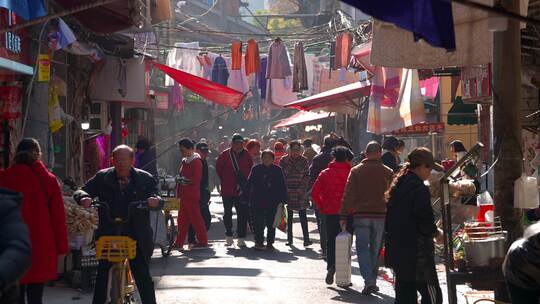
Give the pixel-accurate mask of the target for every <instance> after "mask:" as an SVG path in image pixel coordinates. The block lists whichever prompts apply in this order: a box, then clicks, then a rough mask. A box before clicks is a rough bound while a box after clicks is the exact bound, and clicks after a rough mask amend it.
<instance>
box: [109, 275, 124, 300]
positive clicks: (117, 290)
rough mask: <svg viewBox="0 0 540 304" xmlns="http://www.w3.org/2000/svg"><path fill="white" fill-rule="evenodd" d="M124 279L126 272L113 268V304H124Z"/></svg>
mask: <svg viewBox="0 0 540 304" xmlns="http://www.w3.org/2000/svg"><path fill="white" fill-rule="evenodd" d="M123 277H124V271H123V269H121V267H112V268H111V276H110V280H111V282H110V286H111V287H110V291H109V296H110V300H111V301H110V303H111V304H124V303H123V301H124V299H123V296H122V294H123V290H122V289H123V288H124V283H123V281H124V280H123Z"/></svg>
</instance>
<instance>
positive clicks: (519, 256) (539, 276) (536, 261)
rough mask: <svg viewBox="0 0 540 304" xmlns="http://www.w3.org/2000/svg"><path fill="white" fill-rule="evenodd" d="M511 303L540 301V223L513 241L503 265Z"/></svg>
mask: <svg viewBox="0 0 540 304" xmlns="http://www.w3.org/2000/svg"><path fill="white" fill-rule="evenodd" d="M503 272H504V277H505V278H506V285H507V286H508V291H509V292H510V299H511V300H512V303H538V300H539V299H540V223H536V224H534V225H532V226H530V227H529V228H527V230H525V233H524V234H523V238H522V239H519V240H517V241H515V242H514V243H513V244H512V246H510V249H509V250H508V254H507V255H506V259H505V261H504V264H503Z"/></svg>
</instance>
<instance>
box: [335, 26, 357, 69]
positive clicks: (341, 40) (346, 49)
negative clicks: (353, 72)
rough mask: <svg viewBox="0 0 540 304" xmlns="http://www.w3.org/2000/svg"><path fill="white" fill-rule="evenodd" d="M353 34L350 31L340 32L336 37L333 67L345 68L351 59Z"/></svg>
mask: <svg viewBox="0 0 540 304" xmlns="http://www.w3.org/2000/svg"><path fill="white" fill-rule="evenodd" d="M352 42H353V36H352V34H351V33H341V34H339V35H338V36H337V37H336V55H335V60H334V68H335V69H339V68H347V67H348V66H349V60H350V59H351V48H352Z"/></svg>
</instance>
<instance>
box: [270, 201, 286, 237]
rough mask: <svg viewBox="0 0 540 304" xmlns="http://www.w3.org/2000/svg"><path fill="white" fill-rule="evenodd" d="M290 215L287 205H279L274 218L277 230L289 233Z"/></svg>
mask: <svg viewBox="0 0 540 304" xmlns="http://www.w3.org/2000/svg"><path fill="white" fill-rule="evenodd" d="M287 223H288V214H287V206H286V205H285V204H279V205H278V207H277V211H276V216H275V217H274V225H273V226H274V228H277V229H279V230H281V231H283V232H287Z"/></svg>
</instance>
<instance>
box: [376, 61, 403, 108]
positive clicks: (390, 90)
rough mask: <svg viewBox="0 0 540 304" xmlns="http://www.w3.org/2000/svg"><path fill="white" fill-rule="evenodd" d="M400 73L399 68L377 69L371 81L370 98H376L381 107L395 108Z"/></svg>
mask: <svg viewBox="0 0 540 304" xmlns="http://www.w3.org/2000/svg"><path fill="white" fill-rule="evenodd" d="M401 73H402V69H399V68H381V67H377V68H376V69H375V75H374V77H373V78H372V79H371V98H376V99H377V100H378V101H377V103H378V104H380V105H381V106H383V107H394V106H396V103H397V99H398V97H399V86H400V76H401Z"/></svg>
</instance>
